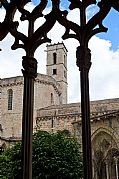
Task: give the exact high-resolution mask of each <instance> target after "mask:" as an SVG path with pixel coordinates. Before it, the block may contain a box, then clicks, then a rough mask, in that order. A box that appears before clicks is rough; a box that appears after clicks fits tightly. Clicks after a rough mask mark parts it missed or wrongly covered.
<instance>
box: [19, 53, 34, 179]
mask: <svg viewBox="0 0 119 179" xmlns="http://www.w3.org/2000/svg"><path fill="white" fill-rule="evenodd" d="M22 65H23V68H24V70H22V72H23V76H24V98H23V119H22V155H23V156H22V169H23V176H22V179H32V132H33V108H34V79H35V77H36V76H37V61H36V59H35V58H32V57H27V56H25V57H23V61H22Z"/></svg>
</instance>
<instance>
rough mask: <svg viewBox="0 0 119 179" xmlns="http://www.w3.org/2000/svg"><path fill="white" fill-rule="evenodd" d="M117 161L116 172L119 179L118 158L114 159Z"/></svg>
mask: <svg viewBox="0 0 119 179" xmlns="http://www.w3.org/2000/svg"><path fill="white" fill-rule="evenodd" d="M114 161H115V167H116V168H115V170H116V179H119V172H118V158H116V157H114Z"/></svg>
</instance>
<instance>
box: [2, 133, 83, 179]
mask: <svg viewBox="0 0 119 179" xmlns="http://www.w3.org/2000/svg"><path fill="white" fill-rule="evenodd" d="M32 158H33V179H53V178H55V179H80V178H81V177H82V175H83V171H82V155H81V152H80V145H79V144H78V143H77V142H76V140H75V139H73V138H72V137H70V136H69V135H68V136H67V135H66V134H65V133H63V132H58V133H53V134H49V133H48V132H45V131H37V132H36V133H35V134H34V136H33V155H32ZM0 178H1V179H11V178H12V179H21V178H22V177H21V143H18V144H16V145H15V146H14V147H12V148H10V149H7V150H6V151H5V152H3V154H2V155H0Z"/></svg>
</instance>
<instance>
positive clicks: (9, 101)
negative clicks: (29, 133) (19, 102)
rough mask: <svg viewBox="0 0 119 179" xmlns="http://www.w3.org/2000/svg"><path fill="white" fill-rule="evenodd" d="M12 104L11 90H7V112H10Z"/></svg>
mask: <svg viewBox="0 0 119 179" xmlns="http://www.w3.org/2000/svg"><path fill="white" fill-rule="evenodd" d="M12 103H13V90H12V89H9V90H8V110H12Z"/></svg>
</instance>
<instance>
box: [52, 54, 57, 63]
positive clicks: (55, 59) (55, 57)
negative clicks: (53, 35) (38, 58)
mask: <svg viewBox="0 0 119 179" xmlns="http://www.w3.org/2000/svg"><path fill="white" fill-rule="evenodd" d="M56 63H57V54H56V53H53V64H56Z"/></svg>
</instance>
